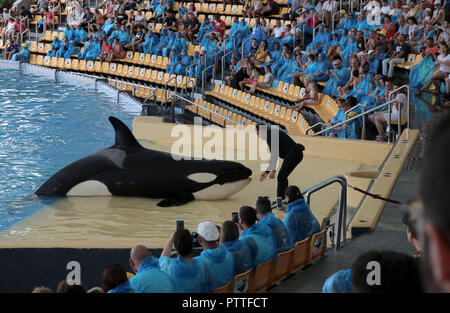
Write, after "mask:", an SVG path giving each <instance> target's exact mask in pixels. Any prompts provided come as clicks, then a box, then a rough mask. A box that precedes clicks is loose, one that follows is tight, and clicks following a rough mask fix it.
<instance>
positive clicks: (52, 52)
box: [47, 36, 61, 57]
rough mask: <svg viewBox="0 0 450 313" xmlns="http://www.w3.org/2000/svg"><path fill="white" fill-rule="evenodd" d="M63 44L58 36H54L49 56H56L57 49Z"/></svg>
mask: <svg viewBox="0 0 450 313" xmlns="http://www.w3.org/2000/svg"><path fill="white" fill-rule="evenodd" d="M60 45H61V40H60V39H59V38H58V37H57V36H53V42H52V45H51V46H50V50H49V51H48V52H47V56H49V57H54V56H55V55H56V51H58V49H59V47H60Z"/></svg>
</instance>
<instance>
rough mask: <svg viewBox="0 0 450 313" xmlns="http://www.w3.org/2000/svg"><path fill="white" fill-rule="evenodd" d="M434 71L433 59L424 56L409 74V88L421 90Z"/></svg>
mask: <svg viewBox="0 0 450 313" xmlns="http://www.w3.org/2000/svg"><path fill="white" fill-rule="evenodd" d="M435 69H436V65H435V64H434V61H433V58H432V57H431V56H430V55H426V56H425V57H424V58H423V60H422V61H420V63H419V64H416V65H414V66H413V67H412V68H411V70H410V72H409V86H410V87H411V88H417V89H420V88H422V87H423V86H424V85H425V84H426V83H427V82H428V81H429V80H430V78H431V76H433V71H434V70H435Z"/></svg>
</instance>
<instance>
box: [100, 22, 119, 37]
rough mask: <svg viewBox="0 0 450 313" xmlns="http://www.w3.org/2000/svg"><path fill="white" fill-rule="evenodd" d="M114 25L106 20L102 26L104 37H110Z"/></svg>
mask: <svg viewBox="0 0 450 313" xmlns="http://www.w3.org/2000/svg"><path fill="white" fill-rule="evenodd" d="M114 25H116V23H115V22H114V21H113V20H110V19H108V20H107V21H106V23H105V24H103V26H102V29H103V31H104V32H105V33H106V36H109V35H111V32H112V31H113V29H114Z"/></svg>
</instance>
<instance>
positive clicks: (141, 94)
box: [109, 80, 171, 103]
mask: <svg viewBox="0 0 450 313" xmlns="http://www.w3.org/2000/svg"><path fill="white" fill-rule="evenodd" d="M109 84H110V85H111V86H113V87H115V88H117V89H119V90H121V91H127V90H128V91H129V92H130V93H131V95H132V96H133V97H136V98H139V99H143V100H147V99H152V100H153V94H152V91H153V90H154V91H155V96H156V101H157V102H160V103H162V102H164V101H166V100H168V99H169V98H170V95H171V92H167V97H166V92H165V90H164V89H161V88H153V87H147V86H136V85H135V84H130V83H126V82H122V81H114V80H109Z"/></svg>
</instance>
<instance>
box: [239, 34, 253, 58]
mask: <svg viewBox="0 0 450 313" xmlns="http://www.w3.org/2000/svg"><path fill="white" fill-rule="evenodd" d="M252 39H253V38H252V37H250V38H247V39H245V40H244V41H243V42H242V44H241V60H242V59H243V58H244V46H245V43H246V42H247V41H249V40H252Z"/></svg>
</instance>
